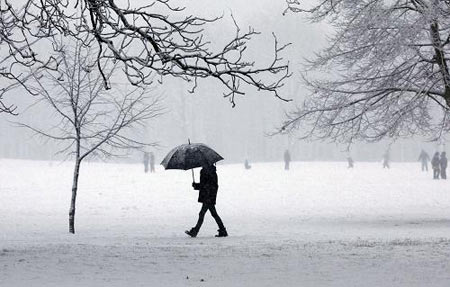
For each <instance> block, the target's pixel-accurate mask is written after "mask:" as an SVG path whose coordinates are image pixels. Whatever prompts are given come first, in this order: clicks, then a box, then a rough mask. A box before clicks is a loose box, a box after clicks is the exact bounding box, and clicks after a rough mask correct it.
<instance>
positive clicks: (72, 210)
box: [69, 157, 81, 234]
mask: <svg viewBox="0 0 450 287" xmlns="http://www.w3.org/2000/svg"><path fill="white" fill-rule="evenodd" d="M80 165H81V160H80V159H79V157H77V158H76V160H75V169H74V172H73V183H72V199H71V201H70V210H69V232H70V233H72V234H75V203H76V200H77V190H78V176H79V174H80Z"/></svg>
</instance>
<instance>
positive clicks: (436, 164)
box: [431, 152, 441, 179]
mask: <svg viewBox="0 0 450 287" xmlns="http://www.w3.org/2000/svg"><path fill="white" fill-rule="evenodd" d="M431 168H432V169H433V179H439V174H440V169H441V160H440V159H439V152H435V153H434V156H433V158H432V159H431Z"/></svg>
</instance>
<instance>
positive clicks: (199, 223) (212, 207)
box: [194, 203, 225, 232]
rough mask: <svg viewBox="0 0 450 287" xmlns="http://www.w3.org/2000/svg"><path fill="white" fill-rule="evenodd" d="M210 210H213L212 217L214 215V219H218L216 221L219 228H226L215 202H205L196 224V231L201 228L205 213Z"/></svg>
mask: <svg viewBox="0 0 450 287" xmlns="http://www.w3.org/2000/svg"><path fill="white" fill-rule="evenodd" d="M208 210H209V212H211V215H212V217H214V219H215V220H216V223H217V225H218V226H219V230H225V226H223V222H222V219H220V217H219V215H218V214H217V211H216V206H215V205H214V204H208V203H203V205H202V209H201V210H200V213H199V214H198V221H197V225H195V227H194V228H195V230H196V232H198V231H199V230H200V227H202V224H203V219H204V218H205V214H206V212H207V211H208Z"/></svg>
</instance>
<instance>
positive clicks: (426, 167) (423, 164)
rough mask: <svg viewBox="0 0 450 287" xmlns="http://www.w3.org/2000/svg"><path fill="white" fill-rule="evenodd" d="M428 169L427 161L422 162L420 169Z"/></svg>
mask: <svg viewBox="0 0 450 287" xmlns="http://www.w3.org/2000/svg"><path fill="white" fill-rule="evenodd" d="M425 170H426V171H428V163H426V162H422V171H425Z"/></svg>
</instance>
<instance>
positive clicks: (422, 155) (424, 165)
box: [419, 150, 430, 171]
mask: <svg viewBox="0 0 450 287" xmlns="http://www.w3.org/2000/svg"><path fill="white" fill-rule="evenodd" d="M419 161H420V162H421V163H422V171H425V170H426V171H428V162H429V161H430V156H429V155H428V153H427V152H426V151H424V150H422V151H421V152H420V155H419Z"/></svg>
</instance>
